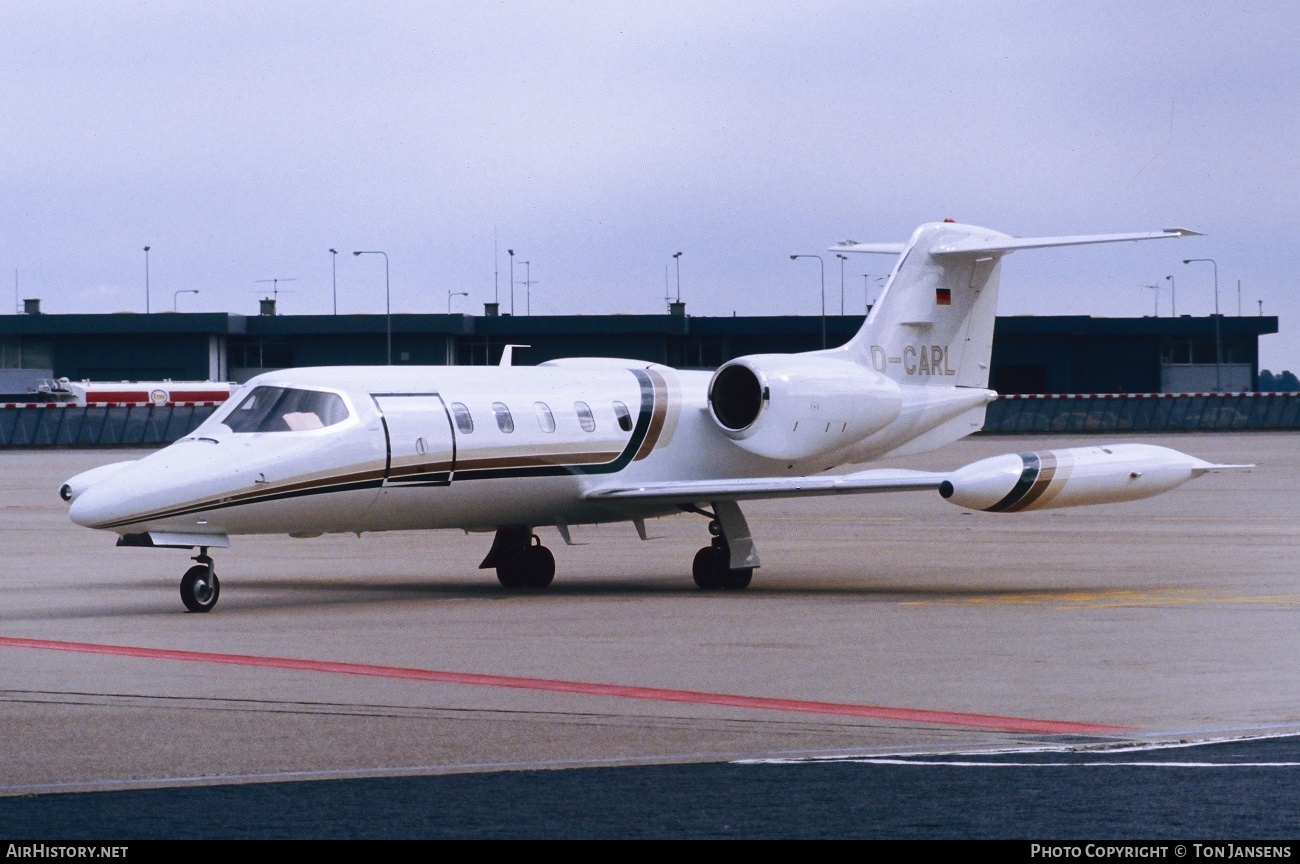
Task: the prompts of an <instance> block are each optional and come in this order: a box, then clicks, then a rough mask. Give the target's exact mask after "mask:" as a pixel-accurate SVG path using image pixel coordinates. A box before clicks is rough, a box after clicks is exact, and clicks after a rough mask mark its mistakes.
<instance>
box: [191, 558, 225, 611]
mask: <svg viewBox="0 0 1300 864" xmlns="http://www.w3.org/2000/svg"><path fill="white" fill-rule="evenodd" d="M194 561H196V562H197V563H196V564H195V565H194V566H193V567H191V568H190V569H188V570H186V571H185V575H184V576H182V577H181V602H182V603H184V604H185V608H186V609H188V610H190V611H191V612H210V611H212V607H213V606H216V605H217V598H218V597H220V596H221V582H220V581H218V580H217V570H216V567H215V566H214V565H213V563H212V558H211V557H210V556H209V555H208V547H207V546H202V547H200V548H199V554H198V555H195V556H194Z"/></svg>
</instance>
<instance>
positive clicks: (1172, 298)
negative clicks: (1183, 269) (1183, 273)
mask: <svg viewBox="0 0 1300 864" xmlns="http://www.w3.org/2000/svg"><path fill="white" fill-rule="evenodd" d="M1165 278H1166V279H1168V280H1169V316H1170V317H1171V318H1177V317H1178V285H1177V284H1176V283H1175V282H1174V277H1173V276H1172V275H1169V276H1166V277H1165Z"/></svg>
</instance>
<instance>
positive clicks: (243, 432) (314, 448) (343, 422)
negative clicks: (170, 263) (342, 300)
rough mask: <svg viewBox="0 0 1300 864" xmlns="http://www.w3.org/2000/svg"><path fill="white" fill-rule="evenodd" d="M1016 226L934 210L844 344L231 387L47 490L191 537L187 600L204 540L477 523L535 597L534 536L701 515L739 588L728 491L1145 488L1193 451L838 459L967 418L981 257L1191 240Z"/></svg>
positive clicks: (109, 519) (924, 444) (969, 496)
mask: <svg viewBox="0 0 1300 864" xmlns="http://www.w3.org/2000/svg"><path fill="white" fill-rule="evenodd" d="M1194 233H1195V232H1192V231H1188V230H1185V229H1166V230H1165V231H1161V232H1152V233H1138V234H1105V235H1085V236H1072V237H1042V238H1016V237H1011V236H1008V235H1006V234H1001V233H999V232H996V231H991V230H988V229H986V228H978V227H974V226H971V225H961V224H957V223H954V222H951V221H948V222H935V223H930V224H926V225H922V226H921V227H920V228H918V229H917V230H916V231H915V233H914V234H913V235H912V237H911V240H909V241H908V242H907V243H906V244H887V243H870V244H861V243H845V244H841V245H839V246H837V247H835V249H836V250H837V251H847V252H869V253H888V254H893V255H896V256H897V258H896V262H895V264H894V267H893V271H892V273H891V275H890V277H889V281H888V282H887V283H886V287H885V289H884V292H883V293H882V295H881V297H880V301H879V302H878V303H877V304H876V306H875V308H874V309H872V311H871V314H870V315H869V316H868V317H867V319H866V321H865V322H864V324H863V325H862V328H861V330H860V331H859V332H858V333H857V335H855V336H854V337H853V339H851V340H850V341H849V342H848V343H847V344H845V345H843V346H841V347H838V348H832V349H829V350H823V351H810V352H806V353H801V354H756V355H750V356H746V357H740V358H737V359H735V360H731V361H729V362H727V363H725V364H723V365H722V366H721V367H720V368H719V369H718V370H717V371H715V372H713V373H708V372H697V371H678V370H674V369H671V368H668V367H665V366H660V365H658V364H653V363H645V362H639V361H635V360H618V359H610V358H599V359H567V360H555V361H551V362H548V363H543V364H542V365H540V366H536V367H520V366H511V365H503V366H497V367H446V366H431V367H400V368H398V367H391V366H389V367H384V366H380V367H327V368H305V369H287V370H283V371H279V372H268V373H266V374H263V375H259V376H258V377H256V378H254V379H252V380H251V381H249V382H248V383H247V384H246V385H245V386H244V387H243V388H242V389H240V390H239V391H238V392H237V393H235V394H233V395H232V397H231V398H230V400H229V401H228V402H227V403H225V405H223V406H222V407H220V408H218V409H217V411H216V412H215V413H214V414H213V415H212V416H211V417H210V418H209V419H208V420H207V421H206V422H204V423H203V424H202V425H201V426H200V427H199V428H198V429H196V430H195V431H194V432H193V434H191V435H189V436H187V437H185V438H183V439H181V440H179V441H177V442H176V443H175V444H172V445H171V446H169V447H166V448H163V449H162V450H160V451H158V452H156V453H153V454H151V455H149V456H146V457H145V458H143V459H140V460H138V461H131V462H118V463H115V464H111V465H105V466H102V467H100V468H96V469H93V470H91V471H87V472H85V473H82V474H79V475H77V476H76V477H73V478H72V479H71V480H68V481H67V483H66V484H64V486H63V487H62V489H61V494H62V496H63V498H64V499H65V500H68V501H71V502H72V506H71V518H72V520H73V521H74V522H76V523H77V524H79V525H85V526H87V527H91V528H99V529H104V530H108V531H113V532H116V533H117V534H118V535H119V536H118V541H117V542H118V545H120V546H153V547H166V548H190V549H197V550H198V554H197V555H196V556H195V557H194V560H195V561H196V562H197V563H196V564H195V566H193V567H191V568H190V569H189V570H188V571H187V572H186V573H185V575H184V578H183V579H182V581H181V597H182V599H183V601H184V603H185V606H186V607H187V608H188V609H189V610H190V611H193V612H206V611H208V610H210V609H211V608H212V607H213V606H214V605H215V604H216V602H217V597H218V595H219V592H220V583H219V582H218V580H217V575H216V571H215V568H214V566H213V561H212V558H211V556H210V555H209V554H208V552H209V550H210V549H212V548H222V547H227V546H229V539H228V538H229V537H230V536H231V535H235V534H288V535H290V536H292V537H314V536H317V535H320V534H324V533H331V532H356V533H358V534H359V533H361V532H366V531H394V530H410V529H427V528H459V529H464V530H467V531H485V532H486V531H490V532H495V539H494V540H493V543H492V546H491V549H490V550H489V552H488V554H487V557H486V558H485V559H484V560H483V563H482V565H481V566H482V567H483V568H492V569H495V570H496V575H497V578H498V579H499V580H500V582H501V584H502V585H503V586H505V587H506V588H507V589H528V588H531V589H539V588H544V587H545V586H547V585H549V584H550V582H551V580H552V578H553V577H554V575H555V558H554V556H553V555H552V554H551V552H550V550H548V549H547V548H546V547H545V546H543V545H542V544H541V542H540V540H539V539H538V537H537V535H536V534H535V533H534V532H535V530H536V529H537V528H538V527H540V526H554V527H555V528H557V529H558V530H559V533H560V534H561V536H563V537H564V539H565V540H566V541H569V538H570V534H569V526H571V525H578V524H590V523H601V522H617V521H630V522H632V523H634V525H635V526H636V528H637V530H638V532H639V533H640V534H641V536H642V537H644V536H645V528H644V520H645V519H647V518H651V517H657V516H663V515H667V514H672V513H678V512H681V511H687V512H690V513H697V514H700V515H703V516H705V517H706V518H707V519H708V520H709V523H708V527H709V532H710V534H711V535H712V540H711V542H710V543H709V544H708V545H707V546H705V547H704V548H702V549H700V551H699V552H698V553H697V554H696V556H695V560H694V564H693V567H692V572H693V576H694V579H695V582H696V584H697V585H699V587H700V588H703V589H732V590H735V589H741V588H745V587H746V586H747V585H749V583H750V579H751V577H752V575H753V572H754V569H755V568H757V567H758V566H759V558H758V553H757V551H756V550H755V547H754V542H753V540H752V539H751V537H750V532H749V526H748V525H747V524H746V521H745V517H744V515H743V513H742V512H741V508H740V503H739V502H741V501H745V500H749V499H761V498H781V497H790V496H805V495H833V494H846V493H866V492H897V491H907V490H929V491H936V490H937V491H938V492H939V494H940V495H942V496H943V497H944V498H946V499H948V500H949V501H951V502H953V503H955V504H957V505H959V506H962V507H967V508H972V509H979V510H989V511H994V512H1004V513H1010V512H1015V511H1021V510H1032V509H1039V508H1045V507H1068V506H1073V505H1079V504H1098V503H1105V502H1115V501H1129V500H1133V499H1138V498H1145V497H1148V496H1151V495H1156V494H1159V493H1161V492H1165V491H1167V490H1169V489H1172V488H1174V487H1176V486H1178V485H1180V484H1182V483H1183V482H1185V481H1187V480H1188V479H1190V478H1192V477H1196V476H1199V475H1200V474H1203V473H1205V472H1207V471H1211V470H1215V469H1220V468H1230V467H1233V468H1235V467H1246V466H1227V465H1213V464H1210V463H1208V462H1205V461H1203V460H1200V459H1197V458H1194V457H1192V456H1188V455H1186V454H1183V453H1179V452H1177V451H1174V450H1169V449H1166V448H1163V447H1156V446H1152V445H1147V444H1117V445H1110V446H1105V447H1080V448H1073V449H1066V450H1047V451H1041V452H1033V453H1019V454H1008V455H1004V456H997V457H993V458H990V459H983V460H980V461H978V462H975V463H972V464H970V465H967V466H965V467H963V468H960V469H958V470H956V471H954V472H951V473H946V474H944V473H930V472H922V471H904V470H866V471H860V472H858V473H850V474H829V473H827V472H828V471H830V470H831V469H834V468H836V467H838V466H843V465H853V464H860V463H863V462H868V461H870V460H873V459H878V458H881V457H884V456H890V457H894V456H900V455H907V454H914V453H921V452H925V451H929V450H933V449H936V448H938V447H942V446H944V445H946V444H949V443H951V442H953V441H956V440H958V439H960V438H963V437H965V436H966V435H969V434H971V433H972V432H975V431H977V430H979V429H980V428H981V426H982V425H983V422H984V411H985V407H986V406H987V405H988V403H989V402H991V401H992V400H993V399H994V398H995V397H996V394H995V393H994V392H992V391H991V390H989V389H988V380H989V359H990V355H991V352H992V346H993V323H994V317H995V311H996V305H997V302H996V298H997V286H998V279H999V271H1000V269H1001V262H1002V259H1003V257H1004V256H1006V255H1007V254H1008V253H1011V252H1015V251H1017V250H1021V249H1033V248H1040V247H1050V246H1074V245H1084V244H1091V243H1110V242H1120V241H1130V240H1150V239H1161V238H1164V239H1167V238H1174V237H1181V236H1187V235H1191V234H1194Z"/></svg>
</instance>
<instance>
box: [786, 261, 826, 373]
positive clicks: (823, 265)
mask: <svg viewBox="0 0 1300 864" xmlns="http://www.w3.org/2000/svg"><path fill="white" fill-rule="evenodd" d="M800 258H816V259H817V264H818V267H819V268H820V269H821V274H822V350H823V351H825V350H826V262H825V261H823V260H822V256H820V255H791V256H790V260H791V261H796V260H798V259H800Z"/></svg>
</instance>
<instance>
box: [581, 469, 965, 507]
mask: <svg viewBox="0 0 1300 864" xmlns="http://www.w3.org/2000/svg"><path fill="white" fill-rule="evenodd" d="M945 477H947V475H946V474H936V473H931V472H927V471H905V470H902V469H893V468H883V469H878V470H872V471H859V472H857V473H856V474H833V475H825V476H818V477H754V478H749V479H742V480H688V481H681V482H676V483H646V484H645V485H642V486H616V487H610V486H606V487H603V488H599V489H591V490H589V491H588V492H586V493H585V494H584V495H583V496H582V497H583V498H584V499H586V500H588V501H611V502H612V501H637V502H660V503H664V504H694V503H697V502H701V501H703V502H708V501H745V500H749V499H756V498H800V497H804V496H810V495H831V494H835V493H840V494H848V495H852V494H860V493H865V492H919V491H928V490H934V489H938V488H939V485H940V484H941V483H943V481H944V479H945Z"/></svg>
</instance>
